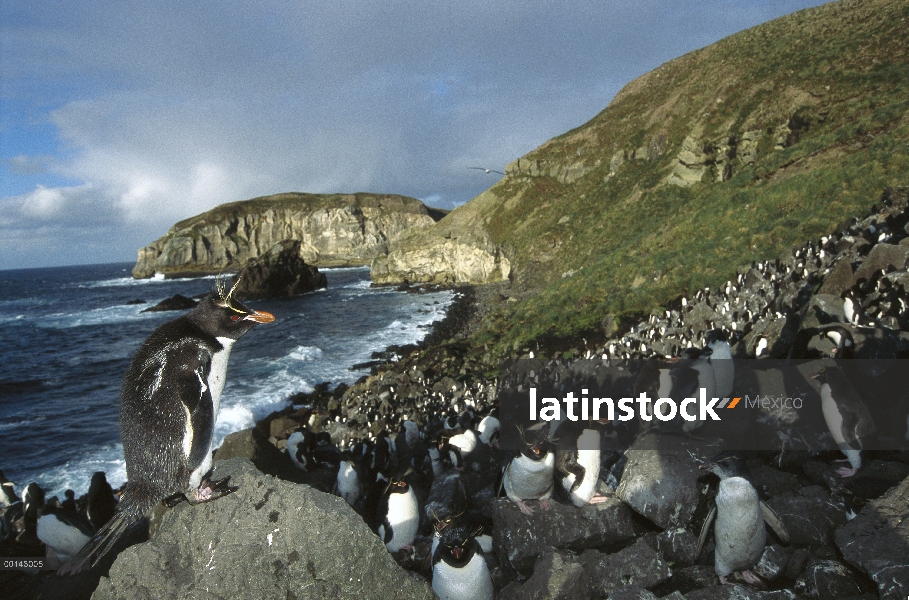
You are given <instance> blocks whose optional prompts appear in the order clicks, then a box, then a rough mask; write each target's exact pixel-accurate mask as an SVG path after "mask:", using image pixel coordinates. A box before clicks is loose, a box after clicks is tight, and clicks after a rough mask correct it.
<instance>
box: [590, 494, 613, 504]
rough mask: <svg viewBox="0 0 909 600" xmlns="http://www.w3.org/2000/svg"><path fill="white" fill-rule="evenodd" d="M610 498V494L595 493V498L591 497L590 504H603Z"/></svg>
mask: <svg viewBox="0 0 909 600" xmlns="http://www.w3.org/2000/svg"><path fill="white" fill-rule="evenodd" d="M608 499H609V498H608V496H604V495H602V494H594V495H593V498H591V499H590V504H602V503H603V502H606V500H608Z"/></svg>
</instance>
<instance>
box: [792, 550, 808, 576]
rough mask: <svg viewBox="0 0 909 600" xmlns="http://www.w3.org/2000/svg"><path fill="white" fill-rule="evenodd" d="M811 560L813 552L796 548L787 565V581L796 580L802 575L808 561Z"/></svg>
mask: <svg viewBox="0 0 909 600" xmlns="http://www.w3.org/2000/svg"><path fill="white" fill-rule="evenodd" d="M809 558H811V552H810V551H809V550H807V549H806V548H796V549H795V550H793V551H792V556H790V557H789V562H788V563H786V579H792V580H796V579H798V576H799V575H801V574H802V570H804V568H805V565H806V564H807V563H808V559H809Z"/></svg>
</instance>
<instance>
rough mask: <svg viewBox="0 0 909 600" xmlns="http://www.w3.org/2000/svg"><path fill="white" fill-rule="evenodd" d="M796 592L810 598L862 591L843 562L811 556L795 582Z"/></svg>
mask: <svg viewBox="0 0 909 600" xmlns="http://www.w3.org/2000/svg"><path fill="white" fill-rule="evenodd" d="M795 591H796V593H798V594H800V595H804V596H808V597H810V598H821V599H822V600H826V599H827V598H845V597H847V596H855V595H858V594H861V593H862V588H861V586H859V584H858V582H857V581H856V579H855V575H853V574H852V572H851V571H850V570H849V568H848V567H847V566H846V565H844V564H843V563H841V562H839V561H835V560H819V559H816V558H812V559H810V560H809V561H808V565H807V566H806V567H805V572H804V573H802V576H801V577H799V578H798V581H796V582H795Z"/></svg>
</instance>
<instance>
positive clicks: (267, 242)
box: [132, 193, 445, 279]
mask: <svg viewBox="0 0 909 600" xmlns="http://www.w3.org/2000/svg"><path fill="white" fill-rule="evenodd" d="M444 214H445V211H441V210H438V209H433V208H429V207H427V206H426V205H425V204H423V203H422V202H421V201H419V200H417V199H416V198H409V197H406V196H397V195H392V194H369V193H356V194H303V193H285V194H275V195H272V196H262V197H260V198H253V199H251V200H243V201H239V202H230V203H228V204H222V205H220V206H217V207H215V208H213V209H212V210H210V211H208V212H205V213H202V214H200V215H197V216H195V217H191V218H189V219H185V220H183V221H180V222H179V223H177V224H176V225H174V226H173V227H171V228H170V230H168V232H167V233H166V234H164V235H163V236H162V237H161V238H159V239H157V240H155V241H154V242H152V243H151V244H149V245H148V246H146V247H144V248H141V249H139V257H138V261H137V262H136V266H135V267H134V268H133V271H132V274H133V277H135V278H136V279H144V278H148V277H152V276H154V275H156V274H161V275H164V276H165V277H186V276H194V275H205V274H212V273H220V272H224V271H236V270H239V269H242V268H243V267H244V266H245V265H246V263H247V262H248V261H249V260H250V259H255V258H258V257H260V256H263V255H265V254H266V253H267V252H268V251H269V250H271V249H272V248H273V247H274V246H275V245H276V244H279V243H281V242H284V241H285V240H296V241H299V242H300V244H301V254H302V255H303V257H304V258H305V260H306V263H307V264H310V265H313V266H316V267H351V266H362V265H368V264H370V262H371V261H372V260H373V258H375V257H376V256H378V255H380V254H385V253H387V252H388V248H389V245H390V244H391V243H392V242H394V241H395V240H396V239H397V237H398V236H399V235H400V234H402V233H403V232H405V231H407V230H409V229H412V228H423V227H427V226H429V225H432V224H433V223H435V221H436V220H438V219H440V218H442V216H444Z"/></svg>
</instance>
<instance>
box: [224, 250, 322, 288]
mask: <svg viewBox="0 0 909 600" xmlns="http://www.w3.org/2000/svg"><path fill="white" fill-rule="evenodd" d="M305 255H306V249H305V247H304V246H303V244H302V243H300V242H299V241H297V240H284V241H282V242H278V243H277V244H275V245H274V246H272V247H271V249H270V250H269V251H268V252H266V253H265V254H264V255H263V256H261V257H259V258H253V259H250V261H249V262H248V263H246V266H245V267H244V268H243V270H242V271H241V272H240V273H238V274H237V275H236V276H235V277H234V281H233V283H236V290H235V291H236V294H237V295H238V296H240V297H241V298H289V297H291V296H298V295H300V294H305V293H306V292H312V291H315V290H318V289H322V288H324V287H326V281H325V274H324V273H320V272H319V269H317V268H316V267H313V266H311V265H308V264H306V260H305ZM238 279H239V281H238Z"/></svg>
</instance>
